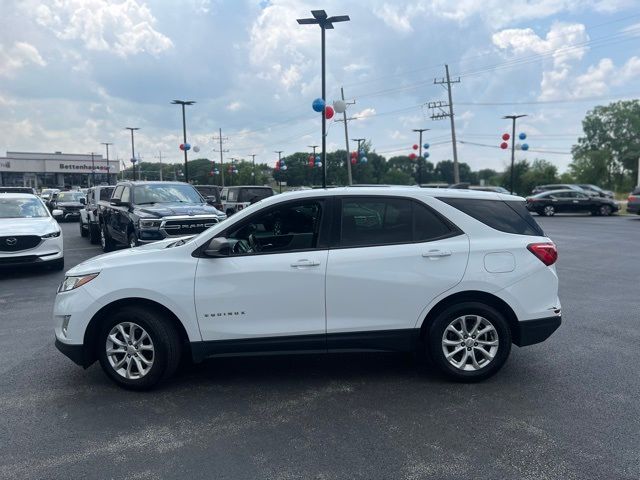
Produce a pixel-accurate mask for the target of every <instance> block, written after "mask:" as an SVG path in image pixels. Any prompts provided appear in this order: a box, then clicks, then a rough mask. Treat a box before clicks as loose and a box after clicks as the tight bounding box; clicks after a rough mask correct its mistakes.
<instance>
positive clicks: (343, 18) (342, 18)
mask: <svg viewBox="0 0 640 480" xmlns="http://www.w3.org/2000/svg"><path fill="white" fill-rule="evenodd" d="M311 15H313V18H298V23H299V24H300V25H318V26H319V27H320V43H321V50H322V52H321V55H322V100H323V101H325V102H326V101H327V94H326V75H325V54H324V52H325V40H324V31H325V30H326V29H333V24H334V23H335V22H348V21H349V20H350V18H349V15H338V16H335V17H327V12H325V11H324V10H312V11H311ZM322 188H327V118H326V116H325V112H324V110H323V112H322Z"/></svg>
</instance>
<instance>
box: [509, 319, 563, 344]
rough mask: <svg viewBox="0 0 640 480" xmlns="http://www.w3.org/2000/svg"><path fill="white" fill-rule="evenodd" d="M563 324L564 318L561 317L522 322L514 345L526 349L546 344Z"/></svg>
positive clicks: (515, 336)
mask: <svg viewBox="0 0 640 480" xmlns="http://www.w3.org/2000/svg"><path fill="white" fill-rule="evenodd" d="M561 323H562V317H561V316H560V315H557V316H554V317H547V318H536V319H534V320H523V321H520V322H518V327H517V330H516V331H515V332H514V336H513V343H515V344H516V345H517V346H519V347H526V346H527V345H534V344H536V343H540V342H544V341H545V340H546V339H547V338H549V337H550V336H551V334H552V333H553V332H555V331H556V330H557V329H558V327H560V324H561Z"/></svg>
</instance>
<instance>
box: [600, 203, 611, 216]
mask: <svg viewBox="0 0 640 480" xmlns="http://www.w3.org/2000/svg"><path fill="white" fill-rule="evenodd" d="M598 213H600V215H602V216H603V217H608V216H609V215H611V213H612V209H611V206H609V205H600V208H599V209H598Z"/></svg>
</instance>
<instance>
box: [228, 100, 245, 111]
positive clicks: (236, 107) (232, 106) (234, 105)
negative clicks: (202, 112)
mask: <svg viewBox="0 0 640 480" xmlns="http://www.w3.org/2000/svg"><path fill="white" fill-rule="evenodd" d="M243 107H244V105H243V104H242V102H231V103H230V104H229V105H227V106H226V109H227V110H229V111H230V112H237V111H238V110H240V109H241V108H243Z"/></svg>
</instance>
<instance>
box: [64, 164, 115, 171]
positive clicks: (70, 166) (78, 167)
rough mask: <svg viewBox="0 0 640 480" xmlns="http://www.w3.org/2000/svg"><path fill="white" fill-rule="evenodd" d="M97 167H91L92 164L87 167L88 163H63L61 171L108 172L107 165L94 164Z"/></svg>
mask: <svg viewBox="0 0 640 480" xmlns="http://www.w3.org/2000/svg"><path fill="white" fill-rule="evenodd" d="M101 163H102V162H101ZM94 165H95V166H93V167H92V166H91V164H89V165H87V164H86V163H82V164H79V163H61V164H60V170H85V171H91V170H104V171H105V172H106V171H107V166H106V165H97V164H94Z"/></svg>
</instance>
